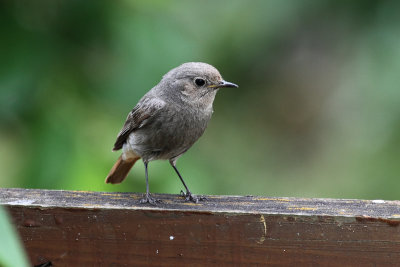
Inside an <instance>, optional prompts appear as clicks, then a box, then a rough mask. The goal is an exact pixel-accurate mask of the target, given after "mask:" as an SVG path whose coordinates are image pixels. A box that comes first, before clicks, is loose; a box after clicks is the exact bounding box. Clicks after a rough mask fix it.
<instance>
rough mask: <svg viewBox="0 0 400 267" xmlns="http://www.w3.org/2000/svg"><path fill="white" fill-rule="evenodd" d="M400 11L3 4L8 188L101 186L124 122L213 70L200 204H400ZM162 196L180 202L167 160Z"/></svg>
mask: <svg viewBox="0 0 400 267" xmlns="http://www.w3.org/2000/svg"><path fill="white" fill-rule="evenodd" d="M399 3H400V2H398V1H397V2H396V1H337V0H329V1H328V0H326V1H324V0H321V1H317V0H314V1H306V0H296V1H294V0H293V1H280V0H271V1H161V0H160V1H145V0H142V1H97V0H96V1H88V0H86V1H77V0H76V1H75V0H69V1H54V0H48V1H42V0H41V1H1V2H0V25H1V26H0V27H1V28H0V31H1V35H0V36H1V40H0V171H1V175H0V186H1V187H26V188H47V189H72V190H96V191H132V192H144V191H145V178H144V168H143V164H142V163H141V162H139V163H138V164H136V165H135V167H134V168H133V170H132V171H131V174H130V176H129V177H128V179H127V181H126V182H124V183H123V184H121V185H117V186H113V185H106V184H104V179H105V176H106V175H107V173H108V171H109V169H110V168H111V166H112V165H113V164H114V161H115V160H116V159H117V157H118V156H119V153H112V152H111V148H112V145H113V143H114V141H115V138H116V136H117V134H118V132H119V130H120V129H121V127H122V125H123V123H124V120H125V118H126V115H127V113H128V112H129V111H130V110H131V109H132V108H133V107H134V105H135V104H136V103H137V101H138V100H139V99H140V97H141V96H143V94H144V93H145V92H147V91H148V90H149V89H150V88H151V87H152V86H154V85H155V84H157V83H158V81H159V80H160V79H161V76H162V75H163V74H165V73H166V72H167V71H168V70H169V69H171V68H173V67H176V66H178V65H179V64H181V63H183V62H187V61H203V62H207V63H210V64H212V65H214V66H216V67H217V68H218V69H219V70H220V71H221V73H222V75H223V77H224V78H225V79H226V80H228V81H232V82H235V83H237V84H239V85H240V88H239V89H224V90H221V91H220V92H219V93H218V95H217V98H216V101H215V103H214V110H215V113H214V116H213V119H212V120H211V122H210V124H209V127H208V129H207V131H206V132H205V134H204V136H203V137H202V138H201V139H200V140H199V141H198V142H197V143H196V144H195V145H194V146H193V147H192V149H190V150H189V151H188V152H187V153H186V154H185V155H184V156H183V157H182V158H181V159H180V160H179V161H178V168H179V169H180V171H181V173H182V174H183V176H184V178H185V180H186V181H187V183H188V185H189V188H191V190H192V191H193V192H194V193H198V194H234V195H249V194H251V195H267V196H302V197H336V198H337V197H340V198H366V199H375V198H383V199H400V192H399V188H400V179H399V174H400V164H399V156H400V155H399V154H400V143H399V142H400V88H399V85H400V31H399V29H400V18H399V10H400V4H399ZM149 166H150V169H149V174H150V190H151V191H152V192H160V193H161V192H163V193H179V191H180V189H181V188H182V186H181V184H180V181H179V179H178V178H177V177H176V175H175V173H174V171H173V169H172V168H171V167H170V166H169V164H168V162H163V161H159V162H152V163H151V164H150V165H149Z"/></svg>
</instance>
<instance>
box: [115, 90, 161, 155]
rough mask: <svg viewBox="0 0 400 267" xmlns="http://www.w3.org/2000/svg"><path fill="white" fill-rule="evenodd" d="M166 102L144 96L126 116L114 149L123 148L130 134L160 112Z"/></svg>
mask: <svg viewBox="0 0 400 267" xmlns="http://www.w3.org/2000/svg"><path fill="white" fill-rule="evenodd" d="M165 105H166V103H165V102H164V101H163V100H161V99H158V98H144V99H142V100H141V101H140V102H139V103H138V104H137V105H136V106H135V107H134V108H133V109H132V111H131V112H129V114H128V117H127V118H126V121H125V124H124V127H122V130H121V131H120V132H119V134H118V137H117V140H116V141H115V144H114V148H113V151H116V150H119V149H121V148H122V146H123V144H124V143H125V142H126V140H127V138H128V137H129V135H130V134H131V133H132V132H133V131H135V130H137V129H139V128H142V127H144V126H145V125H146V123H148V122H149V121H150V119H151V118H152V117H153V116H154V115H155V114H157V113H159V112H160V111H161V110H162V109H163V107H164V106H165Z"/></svg>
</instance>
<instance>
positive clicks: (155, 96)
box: [105, 62, 238, 204]
mask: <svg viewBox="0 0 400 267" xmlns="http://www.w3.org/2000/svg"><path fill="white" fill-rule="evenodd" d="M226 87H231V88H238V85H236V84H234V83H231V82H227V81H225V80H224V79H223V78H222V76H221V74H220V73H219V71H218V70H217V69H216V68H215V67H214V66H212V65H210V64H207V63H202V62H187V63H184V64H181V65H180V66H178V67H176V68H173V69H171V70H170V71H169V72H167V73H166V74H165V75H164V76H163V77H162V79H161V81H160V82H159V83H158V84H157V85H156V86H154V87H153V88H152V89H151V90H150V91H148V92H147V93H146V94H145V95H144V96H143V97H142V98H141V99H140V100H139V102H138V103H137V105H136V106H135V107H134V108H133V109H132V111H130V112H129V114H128V116H127V118H126V121H125V123H124V125H123V127H122V129H121V131H120V132H119V134H118V136H117V139H116V141H115V144H114V147H113V149H112V150H113V151H117V150H122V153H121V155H120V156H119V158H118V160H117V161H116V163H115V164H114V166H113V167H112V168H111V170H110V172H109V174H108V175H107V178H106V180H105V182H106V183H111V184H118V183H121V182H122V181H123V180H124V179H125V178H126V176H127V175H128V173H129V171H130V170H131V168H132V166H133V165H134V164H135V162H136V161H137V160H139V159H142V160H143V163H144V167H145V177H146V194H145V195H144V198H143V199H141V200H140V203H150V204H156V203H158V202H161V201H160V200H158V199H155V198H153V196H151V194H150V191H149V177H148V164H149V162H150V161H153V160H168V161H169V163H170V164H171V166H172V168H173V169H174V170H175V172H176V174H177V175H178V177H179V179H180V180H181V182H182V184H183V186H184V187H185V190H186V192H183V191H181V193H182V196H183V197H184V198H185V200H186V201H191V202H194V203H197V202H198V201H199V200H203V198H199V197H196V196H195V195H193V194H192V192H191V191H190V190H189V188H188V186H187V185H186V183H185V181H184V180H183V178H182V175H181V174H180V172H179V171H178V169H177V167H176V162H177V160H178V158H179V157H181V156H182V155H183V154H184V153H185V152H186V151H187V150H188V149H189V148H190V147H191V146H192V145H193V144H194V143H195V142H196V141H197V140H198V139H199V138H200V136H201V135H202V134H203V133H204V131H205V129H206V128H207V124H208V122H209V120H210V119H211V115H212V114H213V102H214V99H215V95H216V93H217V92H218V90H219V89H221V88H226Z"/></svg>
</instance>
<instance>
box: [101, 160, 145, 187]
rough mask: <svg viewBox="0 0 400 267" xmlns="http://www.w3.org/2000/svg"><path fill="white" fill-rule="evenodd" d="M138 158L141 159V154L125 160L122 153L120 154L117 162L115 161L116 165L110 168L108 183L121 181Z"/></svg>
mask: <svg viewBox="0 0 400 267" xmlns="http://www.w3.org/2000/svg"><path fill="white" fill-rule="evenodd" d="M138 159H140V157H139V156H137V157H134V158H128V159H125V160H124V159H122V155H121V156H119V158H118V160H117V162H115V164H114V166H113V167H112V168H111V170H110V173H109V174H108V175H107V178H106V183H107V184H109V183H110V184H119V183H121V182H122V181H123V180H124V179H125V178H126V176H127V175H128V172H129V171H130V170H131V168H132V166H133V164H135V162H136V161H137V160H138Z"/></svg>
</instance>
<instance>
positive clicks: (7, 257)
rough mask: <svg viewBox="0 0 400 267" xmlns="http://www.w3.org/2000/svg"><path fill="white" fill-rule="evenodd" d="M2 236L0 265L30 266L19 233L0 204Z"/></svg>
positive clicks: (13, 266) (0, 232) (0, 233)
mask: <svg viewBox="0 0 400 267" xmlns="http://www.w3.org/2000/svg"><path fill="white" fill-rule="evenodd" d="M0 236H1V242H0V267H15V266H20V267H27V266H29V264H28V259H27V257H26V255H25V252H24V250H23V248H22V246H21V242H20V240H19V239H18V235H17V233H16V231H15V230H14V228H13V226H12V225H11V222H10V220H9V218H8V215H7V213H6V210H5V209H4V208H3V207H2V206H0Z"/></svg>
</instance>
